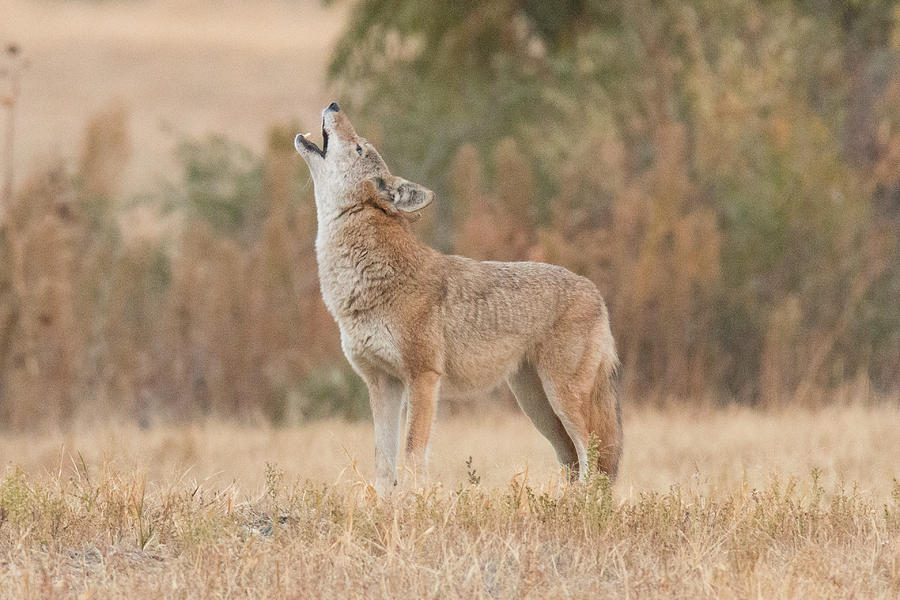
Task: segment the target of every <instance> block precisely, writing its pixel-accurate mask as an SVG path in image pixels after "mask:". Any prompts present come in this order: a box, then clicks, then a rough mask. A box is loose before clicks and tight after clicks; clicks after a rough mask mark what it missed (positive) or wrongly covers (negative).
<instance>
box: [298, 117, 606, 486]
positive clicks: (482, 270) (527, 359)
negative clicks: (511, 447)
mask: <svg viewBox="0 0 900 600" xmlns="http://www.w3.org/2000/svg"><path fill="white" fill-rule="evenodd" d="M323 134H324V135H327V136H328V140H329V142H328V144H327V150H326V152H325V156H324V157H323V156H321V155H320V153H319V152H315V151H313V150H311V149H310V148H311V147H312V148H315V146H313V145H312V144H310V143H309V142H305V143H304V142H303V141H302V140H300V139H298V140H297V144H296V145H297V149H298V151H299V152H300V154H301V155H302V156H303V157H304V158H305V159H306V161H307V163H308V164H309V166H310V171H311V172H312V175H313V180H314V182H315V186H316V204H317V214H318V220H319V230H318V237H317V239H316V251H317V258H318V264H319V278H320V283H321V288H322V295H323V298H324V300H325V304H326V305H327V307H328V309H329V311H330V312H331V314H332V315H333V316H334V318H335V320H336V321H337V323H338V325H339V327H340V330H341V345H342V348H343V350H344V353H345V354H346V356H347V359H348V360H349V361H350V363H351V364H352V365H353V367H354V369H355V370H356V372H357V373H359V374H360V376H361V377H362V378H363V379H364V380H365V382H366V384H367V386H368V388H369V393H370V401H371V403H372V413H373V417H374V421H375V434H376V471H377V473H376V487H377V489H378V491H379V493H381V494H386V493H389V491H390V488H391V487H392V485H393V484H395V482H396V458H397V453H398V451H399V441H400V432H401V421H400V418H401V408H402V406H403V404H404V403H405V406H406V409H407V435H406V443H405V451H406V455H407V461H408V464H409V465H410V466H411V467H412V468H413V469H414V470H420V471H422V470H424V468H425V458H426V450H427V447H428V439H429V435H430V430H431V425H432V422H433V419H434V415H435V412H436V406H437V401H438V393H439V389H440V388H443V389H445V390H450V391H455V392H473V391H479V390H488V389H490V388H492V387H494V386H495V385H497V384H498V383H500V382H503V381H507V382H508V384H509V385H510V387H511V389H512V390H513V393H514V394H515V396H516V398H517V400H518V401H519V404H520V406H521V407H522V409H523V411H524V412H525V413H526V414H527V415H528V416H529V417H530V418H531V420H532V421H533V422H534V424H535V426H536V427H537V429H538V430H539V431H540V432H541V433H542V434H543V435H544V436H545V437H546V438H547V439H548V440H549V441H550V442H551V443H552V444H553V446H554V449H555V450H556V454H557V458H558V459H559V461H560V462H561V463H562V464H563V465H565V466H566V467H568V468H569V469H570V473H571V474H572V475H573V476H574V475H575V474H576V473H580V474H581V477H584V474H585V472H586V469H587V467H588V465H587V460H588V458H587V455H588V448H589V446H590V444H591V443H592V442H596V443H597V444H598V448H599V457H598V461H599V464H598V465H596V466H597V467H599V468H600V469H601V470H602V471H603V472H605V473H607V474H608V475H609V476H611V477H614V476H615V474H616V471H617V467H618V461H619V456H620V454H621V448H622V430H621V421H620V418H619V404H618V399H617V397H616V393H615V388H614V384H613V380H612V379H613V375H614V370H615V368H616V365H617V359H616V352H615V345H614V342H613V338H612V334H611V332H610V327H609V317H608V313H607V309H606V306H605V304H604V302H603V299H602V297H601V296H600V293H599V292H598V291H597V288H596V287H595V286H594V284H593V283H591V282H590V281H588V280H587V279H585V278H584V277H580V276H578V275H575V274H574V273H571V272H570V271H567V270H566V269H563V268H562V267H557V266H554V265H549V264H543V263H534V262H513V263H504V262H479V261H475V260H471V259H468V258H463V257H460V256H447V255H444V254H441V253H439V252H437V251H436V250H434V249H432V248H429V247H428V246H425V245H424V244H422V243H420V242H419V241H418V240H417V239H416V238H415V236H414V235H413V233H412V231H411V228H410V224H409V221H410V216H411V215H413V214H414V211H415V210H419V209H421V208H422V207H423V206H425V205H427V204H428V203H430V202H431V200H432V199H433V194H432V193H431V192H430V191H428V190H426V189H425V188H422V187H421V186H418V185H417V184H413V183H411V182H408V181H406V180H403V179H401V178H398V177H394V176H393V175H391V174H390V172H389V171H388V170H387V167H386V166H385V165H384V161H383V160H382V159H381V157H380V156H379V155H378V153H377V152H376V151H375V149H374V148H372V147H371V145H370V144H369V143H368V142H366V141H365V140H364V139H363V138H360V137H359V136H357V134H356V132H355V131H354V130H353V128H352V125H350V122H349V120H348V119H347V118H346V116H345V115H344V114H343V113H342V112H340V111H339V110H338V111H336V110H333V109H331V110H329V109H326V111H325V112H324V113H323ZM315 150H317V148H315Z"/></svg>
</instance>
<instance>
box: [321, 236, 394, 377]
mask: <svg viewBox="0 0 900 600" xmlns="http://www.w3.org/2000/svg"><path fill="white" fill-rule="evenodd" d="M340 233H341V232H338V236H337V237H338V238H339V239H341V238H344V237H346V236H341V235H340ZM333 237H334V236H331V235H327V234H326V235H324V236H321V238H320V239H318V240H317V243H316V251H317V255H318V262H319V281H320V285H321V288H322V298H323V300H324V301H325V306H326V307H327V308H328V310H329V312H330V313H331V315H332V316H333V317H334V319H335V321H336V322H337V324H338V327H339V328H340V331H341V347H342V349H343V351H344V354H345V355H346V356H347V357H348V358H350V359H351V360H352V361H353V362H354V363H356V364H355V366H358V367H361V366H370V367H376V368H379V369H382V370H385V371H387V372H389V373H392V374H398V373H399V371H400V367H401V361H402V357H401V351H400V347H399V344H398V339H397V335H396V333H395V332H394V331H393V329H394V328H396V326H395V324H394V323H393V321H394V319H393V318H392V316H393V310H392V309H393V307H394V305H395V304H396V296H397V292H398V290H399V289H400V288H402V277H400V274H399V273H398V268H397V266H396V265H393V264H391V263H390V261H385V260H383V259H382V258H381V257H380V256H379V253H378V252H376V251H375V250H374V249H371V248H368V247H366V245H365V244H353V243H349V244H348V243H344V244H338V243H335V242H336V240H334V239H333ZM362 363H365V364H362Z"/></svg>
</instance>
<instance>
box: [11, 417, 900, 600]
mask: <svg viewBox="0 0 900 600" xmlns="http://www.w3.org/2000/svg"><path fill="white" fill-rule="evenodd" d="M474 408H475V407H473V412H474ZM626 416H627V419H626V431H627V436H628V437H627V446H626V453H625V462H624V465H623V474H622V477H621V479H620V480H619V482H617V483H616V485H615V486H614V487H613V488H611V489H610V488H609V487H608V486H607V485H606V484H605V482H604V481H602V480H597V481H594V482H593V483H591V484H589V485H587V486H583V487H577V488H570V489H565V490H561V489H559V488H558V486H557V484H556V482H555V481H554V480H555V475H556V469H555V466H554V461H553V458H552V452H551V451H550V448H549V445H547V444H546V442H544V441H543V440H542V439H541V438H540V437H539V436H538V435H537V434H536V433H535V432H534V431H533V429H532V428H531V427H530V425H529V424H528V423H527V421H526V420H525V419H524V417H520V416H513V415H507V414H504V413H492V412H487V413H483V414H481V415H479V416H478V417H477V418H475V417H469V418H454V419H451V420H447V421H444V422H441V423H439V424H438V429H437V432H436V439H435V444H434V448H433V476H434V479H435V480H436V481H440V482H441V483H440V484H437V485H436V486H435V487H434V488H432V489H430V490H428V491H427V492H426V493H424V494H413V493H408V494H406V495H404V496H403V497H402V498H401V499H400V501H398V502H397V503H395V504H394V505H386V504H384V503H381V502H379V501H376V500H374V499H373V498H372V497H371V496H370V493H369V491H368V488H367V487H366V486H365V485H364V483H363V478H364V477H365V476H367V475H371V472H372V465H371V454H372V434H371V431H370V427H369V426H368V425H367V424H358V425H352V424H345V423H337V422H321V423H316V424H312V425H308V426H303V427H298V428H290V429H263V428H242V427H237V426H234V425H224V424H217V423H208V424H206V425H202V426H189V427H182V428H178V427H170V428H160V429H154V430H149V431H143V430H139V429H134V428H129V427H109V428H103V429H97V430H94V431H92V432H80V433H71V434H65V435H50V434H42V435H38V436H34V435H29V436H25V435H19V436H13V435H4V436H3V437H2V438H0V455H2V456H3V458H4V461H5V462H6V463H7V465H8V466H7V471H6V475H5V479H4V480H2V482H0V597H4V598H6V597H9V598H13V597H14V598H31V597H34V598H37V597H41V598H44V597H90V596H93V597H104V598H110V597H138V596H143V597H184V598H194V597H213V596H214V597H225V596H228V597H325V596H338V597H363V596H365V597H415V598H419V597H442V598H444V597H502V598H512V597H516V598H518V597H535V598H541V597H598V596H599V597H603V596H607V595H609V596H613V595H614V596H616V597H629V596H630V597H690V598H694V597H722V598H729V597H751V596H752V597H769V598H774V597H778V598H806V597H824V598H845V597H851V596H855V597H884V598H888V597H896V596H897V594H898V593H900V535H898V533H900V485H898V484H897V481H896V480H897V478H898V477H900V470H898V467H897V465H896V462H895V461H894V457H896V456H897V455H898V453H900V430H897V428H896V427H895V424H896V423H897V422H898V417H900V410H898V409H897V408H896V407H884V406H882V407H832V408H827V409H824V410H820V411H816V412H808V411H784V412H769V413H755V412H752V411H749V410H746V409H735V410H717V411H704V410H692V411H690V412H680V411H676V410H672V409H668V410H651V409H635V410H631V411H629V412H628V413H627V415H626ZM469 455H471V456H472V461H471V463H470V464H471V466H467V465H466V459H467V457H468V456H469ZM13 465H17V466H13ZM479 479H480V483H479V484H478V485H473V482H474V481H478V480H479Z"/></svg>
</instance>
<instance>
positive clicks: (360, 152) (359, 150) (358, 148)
mask: <svg viewBox="0 0 900 600" xmlns="http://www.w3.org/2000/svg"><path fill="white" fill-rule="evenodd" d="M356 153H357V154H359V155H360V156H362V146H360V145H359V144H357V145H356Z"/></svg>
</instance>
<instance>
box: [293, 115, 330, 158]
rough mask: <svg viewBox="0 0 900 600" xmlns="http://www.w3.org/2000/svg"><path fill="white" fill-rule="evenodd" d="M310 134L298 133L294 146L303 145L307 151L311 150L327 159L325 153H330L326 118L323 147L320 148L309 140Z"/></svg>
mask: <svg viewBox="0 0 900 600" xmlns="http://www.w3.org/2000/svg"><path fill="white" fill-rule="evenodd" d="M310 135H311V134H309V133H298V134H297V137H296V138H294V144H295V145H296V144H302V145H303V147H304V148H306V149H307V150H311V151H313V152H315V153H316V154H318V155H319V156H321V157H322V158H325V153H326V152H328V132H327V131H325V118H324V117H323V118H322V147H321V148H319V147H318V146H317V145H316V143H315V142H314V141H312V140H311V139H309V136H310Z"/></svg>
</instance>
